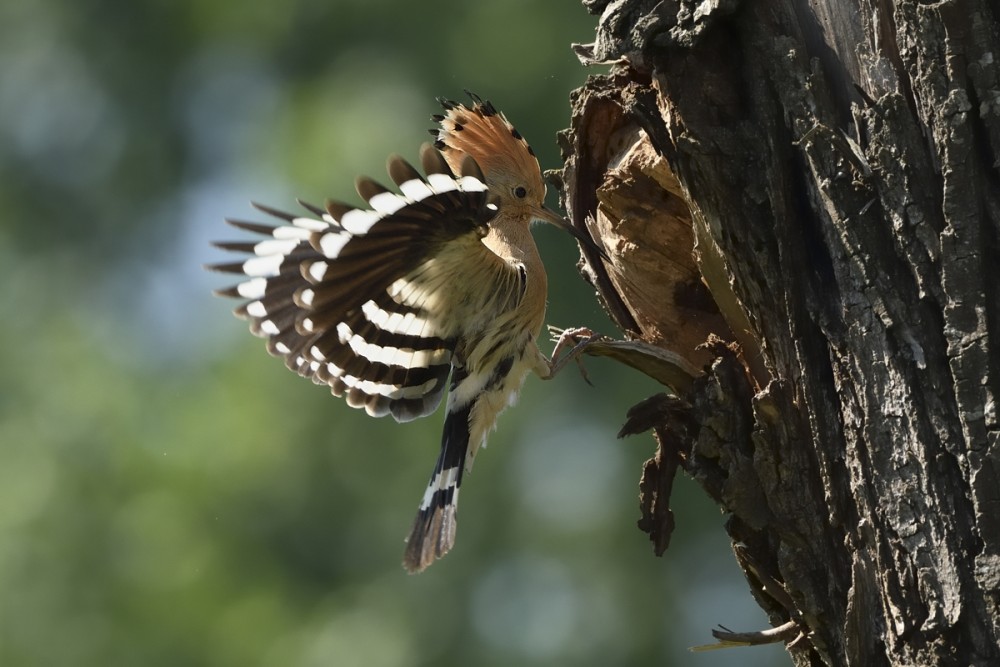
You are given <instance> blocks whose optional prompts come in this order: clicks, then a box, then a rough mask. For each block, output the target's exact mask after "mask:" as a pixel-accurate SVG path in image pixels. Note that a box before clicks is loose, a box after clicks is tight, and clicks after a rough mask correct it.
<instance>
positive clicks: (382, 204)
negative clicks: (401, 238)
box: [368, 192, 409, 215]
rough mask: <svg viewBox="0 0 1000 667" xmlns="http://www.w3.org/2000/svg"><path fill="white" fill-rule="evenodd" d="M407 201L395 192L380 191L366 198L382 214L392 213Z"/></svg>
mask: <svg viewBox="0 0 1000 667" xmlns="http://www.w3.org/2000/svg"><path fill="white" fill-rule="evenodd" d="M408 203H409V202H407V201H406V199H405V198H404V197H400V196H399V195H397V194H396V193H395V192H380V193H378V194H377V195H375V196H374V197H372V198H371V199H369V200H368V204H369V205H370V206H371V207H372V208H373V209H375V210H376V211H378V212H379V213H381V214H382V215H392V214H393V213H395V212H396V211H398V210H399V209H401V208H403V207H404V206H406V205H407V204H408Z"/></svg>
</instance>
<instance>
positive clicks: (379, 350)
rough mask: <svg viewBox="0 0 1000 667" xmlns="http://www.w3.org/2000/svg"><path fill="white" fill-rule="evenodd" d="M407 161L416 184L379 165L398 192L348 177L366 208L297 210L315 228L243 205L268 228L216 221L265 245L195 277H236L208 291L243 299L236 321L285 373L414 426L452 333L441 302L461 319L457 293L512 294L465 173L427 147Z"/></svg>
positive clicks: (514, 272) (241, 247) (479, 196)
mask: <svg viewBox="0 0 1000 667" xmlns="http://www.w3.org/2000/svg"><path fill="white" fill-rule="evenodd" d="M420 157H421V162H422V165H423V168H424V171H425V172H426V177H424V176H422V175H421V174H420V173H419V172H418V171H417V170H416V169H414V168H413V167H412V166H411V165H410V164H408V163H407V162H406V161H405V160H404V159H402V158H401V157H398V156H393V157H390V158H389V160H388V171H389V175H390V177H391V178H392V180H393V181H394V182H395V183H396V185H397V186H398V187H399V190H400V193H401V194H400V193H396V192H392V191H390V190H388V189H387V188H385V187H383V186H382V185H380V184H378V183H377V182H375V181H373V180H371V179H369V178H359V179H358V181H357V190H358V193H359V194H360V195H361V196H362V197H363V198H364V199H365V200H367V202H368V204H369V206H370V207H371V209H370V210H364V209H359V208H355V207H353V206H350V205H348V204H343V203H340V202H335V201H328V202H327V203H326V206H325V209H320V208H318V207H315V206H311V205H308V204H304V203H303V206H304V207H305V208H306V209H308V210H309V212H310V213H311V214H312V215H313V216H315V217H297V216H294V215H291V214H288V213H283V212H281V211H277V210H274V209H271V208H268V207H265V206H261V205H256V204H255V206H256V207H257V208H258V209H259V210H261V211H263V212H264V213H267V214H269V215H272V216H274V217H276V218H278V219H279V220H281V221H282V223H281V224H279V225H277V226H269V225H261V224H257V223H251V222H242V221H236V220H230V221H229V222H230V224H232V225H233V226H235V227H237V228H240V229H244V230H247V231H250V232H253V233H256V234H260V235H262V236H265V237H267V238H266V239H265V240H263V241H258V242H237V243H217V244H216V245H217V246H218V247H220V248H222V249H225V250H231V251H236V252H242V253H248V254H250V255H252V256H251V257H250V258H248V259H245V260H243V261H239V262H232V263H223V264H216V265H213V266H211V267H209V268H211V269H214V270H217V271H223V272H228V273H236V274H241V275H243V276H245V278H246V279H245V280H243V281H242V282H240V283H239V284H237V285H234V286H233V287H230V288H228V289H223V290H219V291H218V292H217V293H218V294H220V295H223V296H230V297H235V298H242V299H245V302H244V303H243V304H242V305H241V306H239V307H238V308H237V309H236V311H235V312H236V315H237V316H239V317H242V318H244V319H248V320H250V329H251V331H252V332H253V333H254V334H256V335H258V336H261V337H264V338H266V339H267V349H268V351H269V352H270V353H271V354H273V355H276V356H281V357H283V358H284V359H285V364H286V365H287V366H288V368H290V369H292V370H294V371H296V372H297V373H299V374H300V375H302V376H305V377H310V378H312V379H313V381H315V382H317V383H320V384H328V385H330V387H331V389H332V391H333V393H334V394H335V395H337V396H344V397H345V398H346V400H347V402H348V404H350V405H351V406H353V407H363V408H364V409H365V410H366V411H367V412H368V414H370V415H373V416H377V417H381V416H384V415H387V414H391V415H392V416H393V417H394V418H395V419H396V420H397V421H407V420H410V419H415V418H417V417H422V416H424V415H427V414H429V413H431V412H433V411H434V409H435V408H436V407H437V406H438V404H439V403H440V401H441V396H442V394H443V392H444V389H445V386H446V384H447V378H448V374H449V372H450V370H451V365H452V359H453V355H454V354H455V347H456V344H457V342H458V338H459V337H460V335H461V334H462V325H463V322H462V320H463V317H464V315H463V313H461V312H456V311H461V310H462V308H456V307H454V306H455V304H466V305H465V307H466V308H468V307H470V306H471V307H472V308H475V304H474V303H472V304H470V303H469V298H468V295H469V294H471V293H474V290H473V288H474V286H475V285H474V283H476V282H477V281H479V280H480V279H483V278H486V277H489V278H490V279H491V280H494V281H496V283H495V284H499V285H504V286H510V287H509V288H507V289H510V290H512V292H513V291H515V290H516V286H517V284H518V283H519V280H520V278H519V271H518V269H517V267H515V266H512V265H510V264H508V263H507V262H505V261H504V260H502V259H501V258H499V257H498V256H497V255H495V254H494V253H493V252H492V251H490V250H489V248H487V247H486V246H485V245H484V244H483V243H482V238H483V237H484V236H485V235H486V234H487V232H488V229H489V227H488V223H489V221H490V220H491V219H492V217H493V216H494V215H496V213H497V210H496V205H495V204H494V203H491V201H490V197H489V192H488V190H487V187H486V185H485V182H484V178H483V175H482V172H481V170H480V169H479V166H478V165H477V164H476V162H475V161H474V160H473V159H472V158H471V157H470V158H466V159H465V160H464V161H463V162H462V163H461V167H460V169H459V172H458V173H455V172H453V171H452V170H451V168H449V166H448V164H447V163H446V162H445V160H444V158H443V157H442V155H441V154H440V153H439V152H438V151H437V150H435V149H434V148H433V147H431V146H429V145H425V146H423V147H422V149H421V152H420ZM489 296H490V300H491V301H492V302H496V299H497V295H496V294H491V295H489ZM516 296H517V295H516V294H514V293H512V294H511V295H510V299H513V300H516ZM502 300H503V299H502Z"/></svg>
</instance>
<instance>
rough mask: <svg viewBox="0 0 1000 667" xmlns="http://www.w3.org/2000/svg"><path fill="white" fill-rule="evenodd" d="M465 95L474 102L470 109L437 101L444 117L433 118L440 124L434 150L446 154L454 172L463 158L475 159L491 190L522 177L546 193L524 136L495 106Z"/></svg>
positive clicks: (454, 103) (456, 103)
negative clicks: (441, 107) (493, 187)
mask: <svg viewBox="0 0 1000 667" xmlns="http://www.w3.org/2000/svg"><path fill="white" fill-rule="evenodd" d="M465 92H466V93H467V94H468V95H469V97H471V98H472V102H473V104H472V106H471V107H467V106H465V105H464V104H461V103H460V102H454V101H452V100H447V99H444V98H438V102H440V103H441V106H443V107H444V109H445V113H444V114H443V115H441V114H435V115H434V116H431V119H432V120H434V121H436V122H438V123H440V124H441V127H440V129H436V130H431V133H432V134H435V135H436V137H437V141H435V142H434V146H435V148H437V149H438V150H440V151H441V152H442V153H443V154H444V157H445V159H446V160H447V161H448V164H449V165H450V166H451V168H452V169H453V170H455V171H457V170H458V169H459V168H460V167H461V163H462V155H463V154H465V155H470V156H472V158H473V159H474V160H475V161H476V162H477V163H478V164H479V167H480V168H481V169H482V170H483V175H484V176H485V177H486V184H487V185H488V186H491V187H492V186H493V185H495V184H497V183H500V182H509V181H512V180H514V178H515V177H519V178H520V179H523V180H527V181H528V184H530V185H531V186H534V187H533V189H534V190H536V191H538V192H541V193H544V192H545V185H544V182H543V181H542V174H541V169H540V168H539V166H538V159H537V158H536V157H535V152H534V151H533V150H531V146H529V145H528V142H527V141H525V140H524V137H522V136H521V133H520V132H518V131H517V130H516V129H515V128H514V126H513V125H511V124H510V121H508V120H507V119H506V118H505V117H504V115H503V114H502V113H500V112H499V111H497V110H496V108H495V107H494V106H493V104H492V103H490V102H488V101H484V100H483V99H482V98H481V97H479V96H478V95H476V94H475V93H471V92H469V91H465Z"/></svg>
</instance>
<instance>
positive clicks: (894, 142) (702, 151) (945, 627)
mask: <svg viewBox="0 0 1000 667" xmlns="http://www.w3.org/2000/svg"><path fill="white" fill-rule="evenodd" d="M584 4H585V5H587V7H588V9H590V10H591V11H592V12H593V13H595V14H596V15H599V17H600V19H599V23H598V27H597V33H596V39H595V42H594V43H593V44H592V45H588V46H586V47H579V48H578V53H579V54H580V55H581V59H583V60H585V61H588V62H597V63H612V64H613V67H612V70H611V72H610V73H609V74H606V75H600V76H593V77H591V79H590V80H589V81H588V83H587V85H586V86H585V87H584V88H582V89H580V90H579V91H577V92H576V93H575V94H574V97H573V114H574V115H573V125H572V128H571V129H570V130H568V131H567V132H565V133H563V135H562V136H561V141H562V147H563V151H564V159H565V166H564V169H563V172H562V174H561V177H562V181H563V185H564V189H563V194H564V203H565V205H566V208H567V211H568V213H569V214H570V217H571V219H572V220H573V221H574V224H576V225H579V226H581V227H585V228H587V229H589V231H590V232H591V234H592V235H593V236H594V237H595V238H596V239H598V242H599V243H600V244H601V245H603V247H604V248H605V249H606V251H607V253H608V254H609V255H610V258H611V261H610V262H608V261H601V260H600V259H599V258H598V257H596V256H594V255H590V256H586V257H585V264H584V271H585V274H586V275H587V276H588V278H589V279H590V280H591V282H592V283H593V284H594V286H595V288H596V289H597V291H598V294H599V295H600V298H601V299H602V301H603V303H604V304H605V307H606V309H607V311H608V313H609V314H610V315H611V317H612V318H613V319H614V320H615V322H616V323H617V324H618V325H619V326H620V328H621V329H622V331H623V332H625V334H626V336H627V337H628V338H630V339H633V340H638V341H645V342H647V343H651V344H653V345H657V346H660V347H663V348H668V349H670V350H672V351H673V352H675V353H677V354H679V355H681V356H682V357H684V358H686V359H687V360H688V361H689V362H690V363H691V364H693V365H694V366H695V367H698V368H704V371H703V372H702V373H701V374H700V375H699V377H697V378H696V379H695V381H694V383H693V384H692V385H691V386H690V387H688V388H683V389H681V394H682V396H681V398H682V399H683V401H680V402H678V401H677V400H676V399H663V401H666V402H663V401H661V403H662V404H661V405H660V407H659V408H656V407H655V405H656V403H657V401H655V400H654V401H653V403H651V404H650V405H647V406H645V407H644V408H643V409H641V410H639V411H638V413H637V414H639V415H640V416H639V417H636V419H635V420H631V421H633V422H635V423H632V428H631V429H630V430H632V431H635V430H641V428H638V427H637V426H638V425H639V424H640V422H648V423H644V425H643V426H641V427H642V428H647V427H655V432H656V434H657V438H658V441H659V445H660V451H659V452H658V455H657V457H656V458H654V459H653V460H651V462H650V464H648V465H647V470H646V471H645V477H644V480H643V508H644V519H643V522H644V526H643V527H644V529H646V530H649V531H650V532H651V536H652V537H653V539H654V542H656V545H657V549H658V551H659V550H662V548H665V546H666V542H667V541H669V531H670V526H671V525H672V524H671V522H672V520H673V519H672V516H671V515H670V512H669V498H668V497H665V495H666V496H668V495H669V490H670V478H672V475H673V470H674V469H675V468H676V467H677V464H678V463H679V465H680V466H681V467H682V468H683V469H684V470H685V471H686V472H687V473H688V474H690V475H692V476H693V477H694V478H695V479H696V480H698V481H699V483H701V485H702V486H703V487H704V488H705V490H706V491H707V492H708V493H709V494H711V496H712V497H713V498H714V499H715V500H716V501H717V502H718V503H719V504H720V505H721V506H722V507H723V508H724V509H725V510H726V511H727V512H728V513H729V517H730V518H729V521H728V524H727V530H728V531H729V534H730V535H731V536H732V539H733V542H734V545H739V546H738V549H737V552H738V556H739V561H740V563H741V565H743V567H744V569H745V570H746V571H747V578H748V581H749V583H750V588H751V592H752V593H753V595H754V596H755V598H756V599H757V600H758V602H759V603H760V604H761V606H762V607H763V608H764V609H765V610H766V611H767V612H768V613H769V615H770V619H771V621H772V624H773V625H775V626H779V625H781V624H783V623H786V622H787V621H794V622H795V623H796V624H797V625H798V627H799V629H800V630H801V631H802V633H803V635H804V636H803V637H801V638H800V639H799V640H798V641H796V642H794V643H792V644H790V646H789V652H790V654H791V656H792V660H793V662H794V663H795V664H798V665H866V666H867V665H959V664H961V665H966V664H968V665H996V664H1000V442H998V424H997V415H996V405H995V399H996V394H997V390H998V372H1000V346H998V344H997V343H994V342H993V340H992V338H993V336H996V335H998V333H1000V331H998V325H1000V319H998V318H1000V289H998V285H997V283H998V279H1000V261H998V260H1000V253H998V248H997V243H998V239H1000V187H998V186H1000V173H998V161H997V160H998V156H1000V67H998V65H1000V63H998V62H997V60H998V58H1000V39H998V28H997V18H998V10H997V7H996V6H995V5H991V4H988V3H986V2H983V1H981V0H969V1H967V2H943V3H934V4H916V3H906V2H901V1H896V2H894V1H893V0H846V1H843V0H812V1H811V2H805V1H802V2H796V1H795V0H744V1H742V2H741V1H740V0H710V1H709V2H704V3H694V2H690V1H688V0H664V1H662V2H660V1H657V0H615V1H611V2H609V1H608V0H591V1H589V2H585V3H584ZM710 336H717V337H718V339H721V340H722V341H729V342H733V343H735V344H732V345H728V346H727V345H723V344H721V343H720V342H719V341H718V340H717V341H716V342H715V343H713V344H711V345H707V346H701V347H699V344H700V343H703V342H704V341H705V340H706V339H707V338H709V337H710ZM651 405H652V406H653V407H650V406H651ZM636 420H637V421H636ZM627 426H628V425H627ZM664 476H666V477H667V478H664ZM664 494H665V495H664ZM657 530H659V533H658V534H654V531H657ZM776 587H777V588H776ZM745 650H752V649H745Z"/></svg>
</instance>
